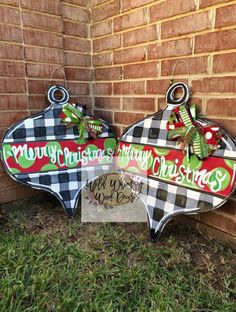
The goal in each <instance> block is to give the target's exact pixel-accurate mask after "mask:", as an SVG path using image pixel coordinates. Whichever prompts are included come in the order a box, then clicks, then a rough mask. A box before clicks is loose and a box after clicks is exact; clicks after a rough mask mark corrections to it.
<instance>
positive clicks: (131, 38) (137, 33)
mask: <svg viewBox="0 0 236 312" xmlns="http://www.w3.org/2000/svg"><path fill="white" fill-rule="evenodd" d="M122 36H123V46H124V47H126V46H130V45H135V44H139V43H143V42H149V41H152V40H156V39H157V29H156V26H155V25H154V26H148V27H145V28H141V29H136V30H132V31H128V32H125V33H123V35H122Z"/></svg>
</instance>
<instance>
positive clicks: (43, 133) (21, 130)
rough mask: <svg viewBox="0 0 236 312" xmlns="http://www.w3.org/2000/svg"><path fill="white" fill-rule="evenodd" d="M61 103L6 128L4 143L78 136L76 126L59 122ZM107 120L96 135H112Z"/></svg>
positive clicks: (66, 138) (72, 138)
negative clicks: (69, 126) (71, 126)
mask: <svg viewBox="0 0 236 312" xmlns="http://www.w3.org/2000/svg"><path fill="white" fill-rule="evenodd" d="M62 108H63V107H62V105H60V104H54V105H53V106H52V107H50V108H49V109H46V110H45V111H43V112H41V113H39V114H36V115H33V116H30V117H28V118H27V119H25V120H23V121H21V122H19V123H18V124H17V125H14V126H12V127H10V129H8V131H7V133H6V134H5V137H4V143H11V142H14V143H17V142H22V141H25V142H35V141H53V140H74V139H77V138H78V135H79V134H78V129H77V127H73V128H69V129H68V128H66V126H65V125H62V124H61V118H60V117H59V116H60V114H61V111H62ZM114 136H115V134H114V132H113V131H112V130H111V128H110V126H109V124H108V123H107V122H105V121H104V122H103V131H102V133H101V134H100V135H99V136H98V137H100V138H104V137H114Z"/></svg>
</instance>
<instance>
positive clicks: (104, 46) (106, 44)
mask: <svg viewBox="0 0 236 312" xmlns="http://www.w3.org/2000/svg"><path fill="white" fill-rule="evenodd" d="M120 46H121V40H120V35H113V36H109V37H105V38H101V39H95V40H94V41H93V49H94V52H99V51H106V50H114V49H117V48H119V47H120Z"/></svg>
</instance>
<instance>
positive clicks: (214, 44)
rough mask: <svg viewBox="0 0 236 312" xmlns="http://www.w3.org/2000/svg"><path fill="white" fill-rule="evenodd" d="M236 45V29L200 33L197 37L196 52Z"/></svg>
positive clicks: (225, 48) (228, 47)
mask: <svg viewBox="0 0 236 312" xmlns="http://www.w3.org/2000/svg"><path fill="white" fill-rule="evenodd" d="M235 46H236V29H229V30H225V31H218V32H212V33H209V34H204V35H199V36H196V39H195V52H196V53H201V52H208V51H219V50H227V49H234V48H235Z"/></svg>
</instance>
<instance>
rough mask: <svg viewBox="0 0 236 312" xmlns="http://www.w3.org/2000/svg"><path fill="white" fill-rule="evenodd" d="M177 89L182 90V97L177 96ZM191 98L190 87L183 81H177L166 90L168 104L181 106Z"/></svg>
mask: <svg viewBox="0 0 236 312" xmlns="http://www.w3.org/2000/svg"><path fill="white" fill-rule="evenodd" d="M177 89H181V90H182V96H181V97H180V98H176V97H175V92H176V90H177ZM189 98H190V88H189V87H188V86H187V85H186V84H185V83H183V82H176V83H173V84H172V85H170V87H169V88H168V90H167V91H166V102H167V104H168V105H175V106H180V105H183V104H186V103H187V102H188V100H189Z"/></svg>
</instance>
